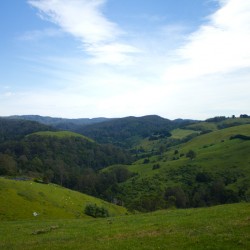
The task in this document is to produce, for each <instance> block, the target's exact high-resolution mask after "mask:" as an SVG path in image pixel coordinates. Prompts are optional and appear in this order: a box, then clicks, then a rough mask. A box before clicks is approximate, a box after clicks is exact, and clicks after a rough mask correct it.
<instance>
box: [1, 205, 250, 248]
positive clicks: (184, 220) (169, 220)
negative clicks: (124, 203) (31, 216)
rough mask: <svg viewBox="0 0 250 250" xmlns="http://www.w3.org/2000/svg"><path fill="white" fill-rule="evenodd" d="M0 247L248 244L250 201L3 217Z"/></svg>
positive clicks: (241, 246) (223, 246)
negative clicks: (102, 214)
mask: <svg viewBox="0 0 250 250" xmlns="http://www.w3.org/2000/svg"><path fill="white" fill-rule="evenodd" d="M0 249H3V250H5V249H14V250H15V249H27V250H28V249H42V250H44V249H84V250H90V249H93V250H94V249H100V250H103V249H104V250H105V249H106V250H108V249H110V250H111V249H112V250H114V249H117V250H118V249H119V250H120V249H128V250H136V249H138V250H141V249H162V250H165V249H170V250H171V249H178V250H180V249H185V250H186V249H201V250H204V249H211V250H215V249H235V250H237V249H242V250H243V249H250V203H240V204H233V205H223V206H215V207H210V208H199V209H186V210H164V211H157V212H154V213H148V214H136V215H125V216H119V217H113V218H109V219H71V220H69V219H68V220H22V221H2V222H1V224H0Z"/></svg>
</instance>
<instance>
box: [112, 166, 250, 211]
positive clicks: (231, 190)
mask: <svg viewBox="0 0 250 250" xmlns="http://www.w3.org/2000/svg"><path fill="white" fill-rule="evenodd" d="M238 180H241V181H238ZM236 183H237V185H236ZM116 192H117V194H116V195H117V196H118V197H119V199H121V200H123V202H124V204H125V206H126V207H127V208H129V209H130V210H132V211H133V210H139V211H143V212H146V211H154V210H157V209H165V208H171V207H176V208H190V207H205V206H212V205H218V204H226V203H235V202H239V201H249V200H250V184H249V182H248V179H247V173H246V174H245V173H242V172H241V171H239V170H238V169H237V168H234V167H231V168H227V169H223V168H222V169H217V170H216V171H215V170H214V171H210V172H209V171H203V170H202V169H201V167H198V166H193V165H186V166H180V167H175V168H173V169H169V170H168V171H166V172H165V174H164V172H161V174H156V175H155V176H154V177H149V178H140V176H135V177H133V178H132V179H130V180H129V181H127V182H126V183H121V184H120V185H119V186H118V188H117V189H116Z"/></svg>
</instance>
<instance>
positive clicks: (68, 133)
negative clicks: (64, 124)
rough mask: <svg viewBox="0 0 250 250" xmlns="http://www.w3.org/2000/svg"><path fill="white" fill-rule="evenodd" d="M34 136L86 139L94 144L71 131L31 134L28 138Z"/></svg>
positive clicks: (88, 139)
mask: <svg viewBox="0 0 250 250" xmlns="http://www.w3.org/2000/svg"><path fill="white" fill-rule="evenodd" d="M33 135H39V136H48V137H56V138H67V137H76V138H81V139H85V140H87V141H90V142H94V141H93V140H92V139H90V138H88V137H86V136H84V135H80V134H78V133H74V132H71V131H56V132H54V131H39V132H36V133H33V134H30V135H28V136H33Z"/></svg>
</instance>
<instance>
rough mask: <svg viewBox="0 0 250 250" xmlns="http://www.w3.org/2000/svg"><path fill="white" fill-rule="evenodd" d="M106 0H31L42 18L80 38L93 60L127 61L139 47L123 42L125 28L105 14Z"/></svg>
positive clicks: (106, 61)
mask: <svg viewBox="0 0 250 250" xmlns="http://www.w3.org/2000/svg"><path fill="white" fill-rule="evenodd" d="M105 2H106V0H91V1H89V0H70V1H69V0H28V3H29V4H30V5H32V6H33V7H35V8H37V9H38V10H39V16H40V17H42V18H44V19H46V20H49V21H50V22H53V23H54V24H56V25H58V26H59V27H60V28H61V29H62V30H63V31H65V32H67V33H69V34H71V35H72V36H74V37H75V38H77V39H80V40H81V42H82V44H83V49H84V50H85V51H86V52H87V53H88V54H90V55H91V56H93V57H94V60H92V62H95V63H107V64H113V63H124V62H127V59H128V54H130V53H136V52H138V50H137V49H136V48H134V47H133V46H132V45H129V44H124V43H122V42H121V41H120V40H121V36H122V35H123V34H124V31H122V30H121V29H120V28H119V27H118V25H117V24H115V23H114V22H111V21H110V20H108V19H107V18H106V17H105V16H104V15H103V13H102V7H103V5H104V4H105ZM107 51H108V53H109V56H107Z"/></svg>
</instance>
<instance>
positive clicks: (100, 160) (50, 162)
mask: <svg viewBox="0 0 250 250" xmlns="http://www.w3.org/2000/svg"><path fill="white" fill-rule="evenodd" d="M131 160H132V159H131V157H130V155H129V153H127V152H126V151H124V150H122V149H120V148H117V147H115V146H112V145H110V144H109V145H99V144H97V143H94V142H92V141H89V140H86V139H84V138H81V137H65V138H56V137H52V136H40V135H30V136H27V137H25V138H23V139H22V140H19V141H7V142H4V143H1V144H0V174H1V175H15V174H17V175H29V176H33V177H39V176H40V177H41V178H44V179H45V180H47V181H51V182H54V183H58V184H60V185H63V186H66V187H69V188H74V189H77V187H78V186H79V185H80V184H79V183H78V181H79V178H80V177H81V176H82V175H84V174H85V173H84V171H85V170H86V169H92V170H93V171H97V170H100V169H102V168H105V167H107V166H110V165H113V164H118V163H120V164H129V163H131Z"/></svg>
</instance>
